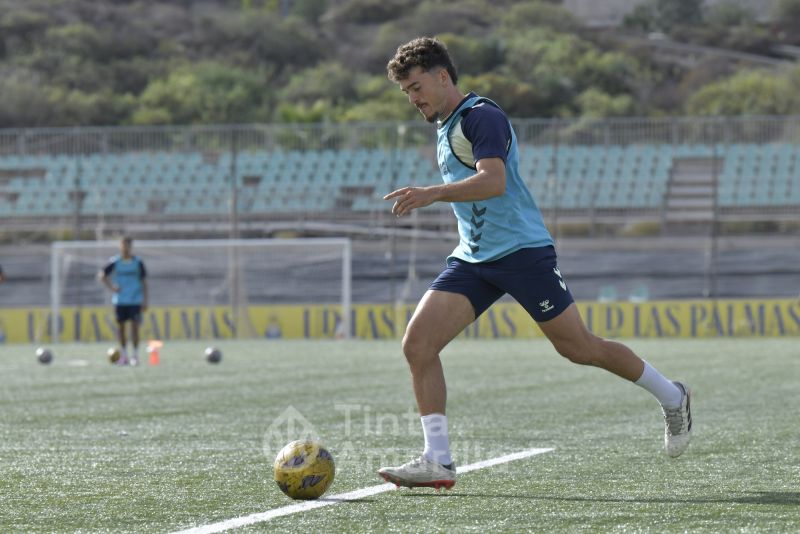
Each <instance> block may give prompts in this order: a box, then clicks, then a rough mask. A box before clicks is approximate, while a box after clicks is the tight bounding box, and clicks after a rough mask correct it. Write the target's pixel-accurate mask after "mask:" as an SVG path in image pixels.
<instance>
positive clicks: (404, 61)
mask: <svg viewBox="0 0 800 534" xmlns="http://www.w3.org/2000/svg"><path fill="white" fill-rule="evenodd" d="M414 67H421V68H422V70H424V71H426V72H427V71H429V70H431V69H434V68H436V67H441V68H443V69H445V70H447V73H448V74H449V75H450V79H451V80H453V85H455V84H456V83H457V82H458V72H457V71H456V66H455V65H454V64H453V60H452V59H450V54H448V53H447V47H446V46H445V45H444V43H443V42H441V41H439V40H438V39H436V38H435V37H417V38H416V39H414V40H412V41H409V42H407V43H406V44H404V45H400V46H399V47H397V52H395V54H394V57H393V58H392V59H391V60H390V61H389V63H388V64H387V65H386V70H387V72H388V76H389V79H390V80H392V81H393V82H399V81H400V80H405V79H406V78H407V77H408V73H409V71H410V70H411V69H413V68H414Z"/></svg>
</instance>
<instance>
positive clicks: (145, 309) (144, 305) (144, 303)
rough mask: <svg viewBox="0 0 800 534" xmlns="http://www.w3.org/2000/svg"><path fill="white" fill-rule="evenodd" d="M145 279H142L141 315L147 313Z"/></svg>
mask: <svg viewBox="0 0 800 534" xmlns="http://www.w3.org/2000/svg"><path fill="white" fill-rule="evenodd" d="M147 294H148V293H147V278H142V313H144V312H146V311H147V301H148V300H149V299H148V298H147Z"/></svg>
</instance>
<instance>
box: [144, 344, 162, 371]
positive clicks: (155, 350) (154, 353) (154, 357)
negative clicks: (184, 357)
mask: <svg viewBox="0 0 800 534" xmlns="http://www.w3.org/2000/svg"><path fill="white" fill-rule="evenodd" d="M163 346H164V343H162V342H161V341H159V340H158V339H151V340H150V341H148V342H147V352H149V353H150V359H149V361H148V363H149V364H150V365H158V364H159V363H161V356H160V355H159V351H160V350H161V347H163Z"/></svg>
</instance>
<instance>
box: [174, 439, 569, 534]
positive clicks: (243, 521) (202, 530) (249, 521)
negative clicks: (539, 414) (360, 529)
mask: <svg viewBox="0 0 800 534" xmlns="http://www.w3.org/2000/svg"><path fill="white" fill-rule="evenodd" d="M552 450H554V449H527V450H524V451H519V452H515V453H512V454H506V455H505V456H498V457H497V458H490V459H488V460H483V461H480V462H476V463H474V464H469V465H465V466H463V467H459V468H458V473H459V474H461V473H469V472H470V471H476V470H478V469H485V468H487V467H492V466H494V465H499V464H504V463H508V462H513V461H514V460H522V459H523V458H529V457H531V456H536V455H537V454H544V453H546V452H550V451H552ZM395 488H396V486H395V485H394V484H392V483H389V482H387V483H386V484H378V485H377V486H370V487H368V488H361V489H358V490H355V491H350V492H348V493H340V494H338V495H333V496H332V497H324V498H322V499H319V500H316V501H303V502H300V503H297V504H290V505H289V506H283V507H281V508H274V509H272V510H268V511H266V512H260V513H257V514H251V515H245V516H242V517H236V518H233V519H228V520H225V521H220V522H219V523H211V524H210V525H205V526H200V527H194V528H190V529H187V530H181V531H177V532H174V533H173V534H212V533H214V532H222V531H224V530H228V529H231V528H236V527H244V526H247V525H253V524H255V523H263V522H264V521H269V520H270V519H275V518H276V517H282V516H285V515H291V514H296V513H299V512H306V511H308V510H313V509H315V508H322V507H323V506H330V505H333V504H340V503H343V502H347V501H356V500H358V499H363V498H364V497H369V496H371V495H377V494H378V493H383V492H386V491H391V490H393V489H395Z"/></svg>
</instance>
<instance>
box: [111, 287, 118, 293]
mask: <svg viewBox="0 0 800 534" xmlns="http://www.w3.org/2000/svg"><path fill="white" fill-rule="evenodd" d="M111 292H112V293H119V286H111Z"/></svg>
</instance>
